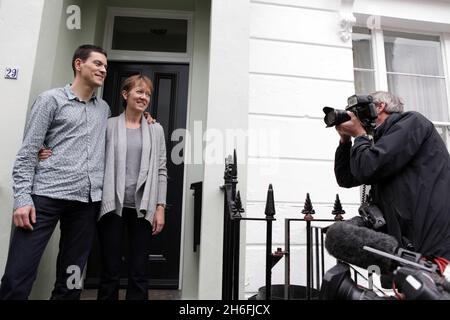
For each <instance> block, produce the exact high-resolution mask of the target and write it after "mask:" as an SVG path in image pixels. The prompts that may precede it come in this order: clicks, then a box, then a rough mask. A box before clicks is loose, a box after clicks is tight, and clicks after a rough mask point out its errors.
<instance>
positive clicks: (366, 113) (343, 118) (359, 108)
mask: <svg viewBox="0 0 450 320" xmlns="http://www.w3.org/2000/svg"><path fill="white" fill-rule="evenodd" d="M347 111H350V112H353V113H354V114H355V116H356V117H357V118H358V119H359V121H361V123H362V125H363V127H364V129H366V131H371V130H372V129H373V128H374V127H375V120H376V119H377V117H378V114H377V108H376V106H375V104H374V103H373V98H372V96H370V95H353V96H351V97H349V98H348V99H347V107H346V108H345V110H339V109H333V108H330V107H324V108H323V112H324V113H325V117H324V118H323V120H324V121H325V124H326V125H327V128H329V127H333V126H337V125H340V124H341V123H344V122H347V121H349V120H350V116H349V115H348V114H347Z"/></svg>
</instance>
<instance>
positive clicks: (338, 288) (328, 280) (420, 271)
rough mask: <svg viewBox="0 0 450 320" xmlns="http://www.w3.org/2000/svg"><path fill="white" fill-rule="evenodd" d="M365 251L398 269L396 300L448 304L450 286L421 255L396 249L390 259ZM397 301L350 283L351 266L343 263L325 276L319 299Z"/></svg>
mask: <svg viewBox="0 0 450 320" xmlns="http://www.w3.org/2000/svg"><path fill="white" fill-rule="evenodd" d="M364 249H365V250H367V251H370V252H372V253H374V254H378V255H381V256H384V257H388V258H390V259H393V260H395V261H396V263H397V268H396V269H395V270H394V271H393V273H392V286H393V288H394V289H396V290H398V291H399V292H400V295H399V296H401V297H402V299H405V300H450V282H449V281H448V280H447V279H446V278H445V277H444V276H442V275H440V274H439V273H438V271H437V270H438V268H437V265H436V264H434V263H433V262H431V261H429V260H424V259H423V256H422V255H421V254H420V253H417V252H412V251H408V250H405V249H399V251H398V252H397V254H395V255H393V254H389V253H386V252H383V251H380V250H377V249H373V248H370V247H364ZM447 268H449V267H447ZM399 296H398V297H399ZM398 297H397V298H398ZM397 298H395V297H393V296H379V295H378V294H376V293H375V292H374V291H372V290H369V289H366V288H362V287H360V286H358V285H357V284H356V283H355V282H354V281H353V280H352V279H351V276H350V266H349V265H348V264H347V263H343V262H338V264H337V265H336V266H334V267H333V268H331V269H330V270H328V272H327V273H326V274H325V276H324V278H323V281H322V286H321V290H320V296H319V299H321V300H395V299H397Z"/></svg>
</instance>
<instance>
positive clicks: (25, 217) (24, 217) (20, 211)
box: [13, 206, 36, 230]
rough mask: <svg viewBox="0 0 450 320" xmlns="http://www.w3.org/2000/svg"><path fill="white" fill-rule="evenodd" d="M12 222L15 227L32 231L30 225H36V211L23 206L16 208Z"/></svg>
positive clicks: (30, 207)
mask: <svg viewBox="0 0 450 320" xmlns="http://www.w3.org/2000/svg"><path fill="white" fill-rule="evenodd" d="M13 220H14V225H15V226H16V227H18V228H23V229H27V230H33V226H32V225H31V223H36V209H34V207H33V206H23V207H20V208H17V209H16V210H15V211H14V214H13ZM30 220H31V223H30Z"/></svg>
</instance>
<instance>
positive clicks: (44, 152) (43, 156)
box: [38, 147, 52, 160]
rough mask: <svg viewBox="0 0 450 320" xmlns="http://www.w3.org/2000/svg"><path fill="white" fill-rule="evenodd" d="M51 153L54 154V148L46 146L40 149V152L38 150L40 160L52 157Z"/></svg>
mask: <svg viewBox="0 0 450 320" xmlns="http://www.w3.org/2000/svg"><path fill="white" fill-rule="evenodd" d="M51 155H52V149H45V148H44V147H42V148H41V149H39V152H38V158H39V160H45V159H48V158H50V156H51Z"/></svg>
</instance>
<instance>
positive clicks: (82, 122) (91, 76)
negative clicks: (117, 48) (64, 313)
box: [0, 45, 110, 300]
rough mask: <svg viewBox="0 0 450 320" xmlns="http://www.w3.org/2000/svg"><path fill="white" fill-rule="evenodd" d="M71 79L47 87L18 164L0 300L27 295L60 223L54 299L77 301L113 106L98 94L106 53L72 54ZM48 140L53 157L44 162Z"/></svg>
mask: <svg viewBox="0 0 450 320" xmlns="http://www.w3.org/2000/svg"><path fill="white" fill-rule="evenodd" d="M72 68H73V71H74V75H75V79H74V81H73V83H72V84H71V85H66V86H65V87H64V88H57V89H52V90H49V91H46V92H44V93H42V94H40V95H39V96H38V98H37V99H36V101H35V102H34V104H33V107H32V109H31V114H30V117H29V120H28V123H27V125H26V128H25V135H24V139H23V143H22V147H21V148H20V150H19V152H18V154H17V157H16V161H15V164H14V169H13V180H14V187H13V189H14V214H13V220H14V224H15V226H16V228H15V230H14V231H13V235H12V238H11V243H10V249H9V253H8V260H7V263H6V268H5V274H4V276H3V278H2V281H1V287H0V299H21V300H22V299H27V298H28V296H29V294H30V291H31V288H32V285H33V282H34V280H35V279H36V274H37V268H38V265H39V261H40V259H41V256H42V253H43V251H44V249H45V246H46V245H47V243H48V240H49V239H50V237H51V235H52V233H53V230H54V228H55V226H56V224H57V223H58V221H59V222H60V229H61V239H60V243H59V253H58V258H57V274H56V282H55V284H54V289H53V291H52V294H51V299H79V297H80V293H81V290H80V288H79V283H78V282H77V281H74V280H73V279H72V278H69V277H70V276H71V275H75V276H77V275H81V273H82V270H83V268H84V266H85V264H86V261H87V258H88V255H89V251H90V248H91V245H92V241H93V237H94V234H95V225H96V218H97V214H98V211H99V206H100V201H101V197H102V183H103V174H104V157H105V132H106V124H107V118H108V116H109V114H110V109H109V106H108V104H107V103H106V102H105V101H103V100H102V99H101V98H99V97H97V96H96V95H95V90H96V89H97V88H98V87H100V86H102V85H103V82H104V80H105V77H106V69H107V55H106V52H105V51H104V50H103V49H102V48H100V47H96V46H92V45H83V46H80V47H79V48H78V49H77V50H76V51H75V53H74V56H73V59H72ZM42 145H46V146H47V147H49V148H51V149H52V157H50V158H49V159H46V160H44V161H38V158H37V154H38V151H39V149H40V148H41V146H42Z"/></svg>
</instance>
